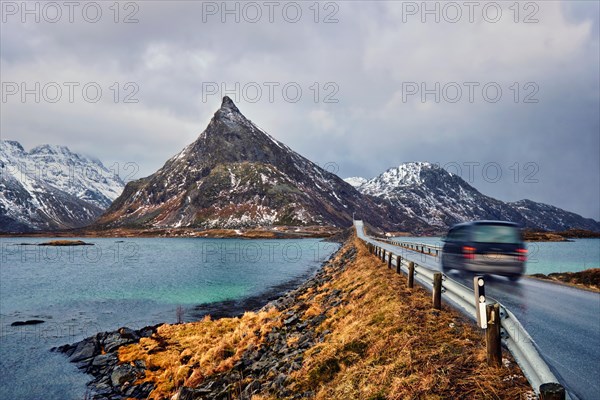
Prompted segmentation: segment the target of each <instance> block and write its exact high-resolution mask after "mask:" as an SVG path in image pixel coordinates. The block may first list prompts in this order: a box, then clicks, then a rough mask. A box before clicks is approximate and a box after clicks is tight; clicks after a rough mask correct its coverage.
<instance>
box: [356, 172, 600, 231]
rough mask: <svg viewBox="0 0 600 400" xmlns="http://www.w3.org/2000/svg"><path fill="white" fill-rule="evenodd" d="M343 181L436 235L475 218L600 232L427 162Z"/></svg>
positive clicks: (571, 216)
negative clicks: (501, 196) (496, 195)
mask: <svg viewBox="0 0 600 400" xmlns="http://www.w3.org/2000/svg"><path fill="white" fill-rule="evenodd" d="M346 181H347V182H348V183H350V184H352V185H353V186H355V187H356V188H357V189H358V190H359V191H360V192H361V193H363V194H366V195H370V196H375V197H378V198H380V199H383V200H386V201H388V202H390V203H391V204H392V206H393V207H394V208H396V209H397V210H400V211H401V212H403V213H405V214H406V215H408V216H410V217H412V218H416V219H419V220H421V221H423V222H425V223H426V224H428V225H430V226H432V227H437V228H439V229H441V230H443V229H446V228H448V227H449V226H451V225H454V224H456V223H459V222H464V221H471V220H478V219H491V220H506V221H513V222H517V223H520V224H521V225H523V226H524V227H527V228H532V229H542V230H553V231H562V230H567V229H571V228H580V229H588V230H593V231H599V230H600V223H599V222H598V221H594V220H593V219H589V218H584V217H582V216H580V215H577V214H575V213H572V212H568V211H565V210H562V209H560V208H557V207H554V206H550V205H547V204H543V203H536V202H534V201H531V200H520V201H517V202H513V203H507V202H503V201H500V200H496V199H493V198H491V197H489V196H486V195H484V194H481V193H480V192H479V191H478V190H477V189H475V188H474V187H472V186H471V185H469V184H468V183H467V182H465V181H464V180H463V179H462V178H460V177H459V176H457V175H454V174H452V173H450V172H448V171H446V170H444V169H443V168H440V167H439V166H436V165H432V164H429V163H423V162H420V163H405V164H402V165H400V166H399V167H396V168H390V169H388V170H387V171H385V172H384V173H382V174H381V175H379V176H377V177H375V178H373V179H371V180H366V179H364V178H359V177H353V178H348V179H346Z"/></svg>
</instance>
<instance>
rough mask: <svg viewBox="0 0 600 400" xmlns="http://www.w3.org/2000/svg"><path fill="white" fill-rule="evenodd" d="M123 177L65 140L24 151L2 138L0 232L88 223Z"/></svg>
mask: <svg viewBox="0 0 600 400" xmlns="http://www.w3.org/2000/svg"><path fill="white" fill-rule="evenodd" d="M123 187H124V183H123V182H122V181H121V179H120V178H119V177H118V176H116V175H115V174H113V173H112V172H111V171H109V170H108V169H107V168H106V167H104V165H102V163H101V162H100V161H98V160H94V159H91V158H89V157H86V156H83V155H81V154H77V153H73V152H71V151H70V150H69V149H68V148H67V147H64V146H52V145H47V144H45V145H42V146H37V147H35V148H33V149H31V151H29V152H27V151H25V149H24V148H23V146H21V144H20V143H19V142H16V141H11V140H3V141H0V232H28V231H35V230H54V229H69V228H77V227H82V226H85V225H88V224H90V223H92V222H93V221H94V220H96V218H98V217H99V216H100V215H101V214H102V212H103V211H104V210H105V209H106V208H107V207H108V206H109V205H110V204H111V203H112V201H113V200H114V199H115V198H117V196H119V195H120V194H121V192H122V191H123Z"/></svg>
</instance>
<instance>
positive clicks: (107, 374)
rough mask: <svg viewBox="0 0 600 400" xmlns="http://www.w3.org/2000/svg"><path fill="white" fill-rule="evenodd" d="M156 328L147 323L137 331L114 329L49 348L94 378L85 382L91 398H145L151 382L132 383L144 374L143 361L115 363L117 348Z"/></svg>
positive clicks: (148, 333)
mask: <svg viewBox="0 0 600 400" xmlns="http://www.w3.org/2000/svg"><path fill="white" fill-rule="evenodd" d="M157 327H158V325H156V326H148V327H145V328H142V329H139V330H133V329H129V328H120V329H118V330H116V331H114V332H102V333H98V334H96V335H95V336H90V337H88V338H86V339H84V340H82V341H81V342H78V343H75V344H72V345H70V344H67V345H64V346H60V347H54V348H52V351H57V352H60V353H64V354H65V355H67V357H69V361H71V362H73V363H76V364H77V367H78V368H79V369H80V370H82V371H85V372H87V373H88V374H90V375H92V376H93V377H94V379H93V380H92V381H91V382H90V383H89V384H88V386H89V387H90V389H91V390H92V392H93V393H94V395H93V399H110V400H121V399H125V398H128V397H132V398H137V399H145V398H146V397H148V394H149V393H150V392H151V391H152V389H153V388H154V387H153V385H152V384H149V383H145V384H142V385H135V384H134V382H135V381H136V380H137V379H138V378H143V377H144V375H145V372H144V371H145V365H144V364H143V362H139V363H134V364H135V365H131V364H119V358H118V350H119V347H121V346H124V345H128V344H131V343H136V342H138V341H139V340H140V339H141V338H143V337H150V336H152V334H154V332H156V328H157Z"/></svg>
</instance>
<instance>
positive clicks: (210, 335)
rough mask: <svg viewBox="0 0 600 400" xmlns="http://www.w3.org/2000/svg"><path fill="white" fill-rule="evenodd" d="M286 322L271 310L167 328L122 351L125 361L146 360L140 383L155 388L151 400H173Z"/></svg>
mask: <svg viewBox="0 0 600 400" xmlns="http://www.w3.org/2000/svg"><path fill="white" fill-rule="evenodd" d="M280 324H281V322H280V318H279V313H278V312H277V311H275V310H274V309H271V310H269V311H262V312H259V313H245V314H244V315H243V316H242V317H240V318H222V319H218V320H211V319H210V317H207V318H205V319H204V320H203V321H200V322H193V323H188V324H178V325H162V326H160V327H159V328H158V331H157V333H156V334H154V335H153V336H152V337H150V338H144V339H141V340H140V342H139V343H138V344H134V345H131V346H126V347H122V348H120V349H119V359H120V360H121V361H122V362H132V361H135V360H144V361H145V363H146V368H147V369H146V377H145V378H144V379H143V380H141V381H140V382H139V383H141V382H146V381H149V382H153V383H154V384H155V386H156V388H155V390H154V391H153V392H152V393H151V394H150V396H149V399H167V398H169V397H170V395H172V394H173V392H174V391H175V390H176V389H177V388H178V387H180V386H182V385H185V386H190V387H194V386H196V385H198V384H199V383H201V382H202V381H203V380H204V378H205V377H206V376H209V375H212V374H215V373H219V372H223V371H227V370H229V369H231V368H232V367H233V366H234V364H235V362H236V361H238V360H239V359H240V357H241V355H242V354H243V352H244V351H245V350H246V349H248V348H250V347H253V346H258V345H259V344H260V343H261V342H262V340H263V337H264V335H266V334H268V333H269V332H270V331H271V330H272V329H273V327H276V326H280Z"/></svg>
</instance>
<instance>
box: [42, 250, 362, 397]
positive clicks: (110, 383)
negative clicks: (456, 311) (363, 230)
mask: <svg viewBox="0 0 600 400" xmlns="http://www.w3.org/2000/svg"><path fill="white" fill-rule="evenodd" d="M335 255H336V254H334V255H333V256H332V259H333V257H335ZM355 258H356V249H355V248H354V247H351V248H350V249H346V250H345V251H344V253H343V254H341V256H340V257H337V259H336V260H332V259H330V260H329V261H328V262H326V263H325V264H324V265H327V268H322V269H320V270H319V271H318V272H317V273H316V274H315V275H314V276H313V277H312V278H310V279H308V280H307V281H305V282H304V283H303V284H301V285H300V286H299V287H298V288H296V289H294V290H291V291H289V292H288V293H286V294H285V295H283V296H281V297H279V298H278V299H276V300H274V301H271V302H269V303H268V304H266V305H265V306H263V307H262V308H261V310H268V309H273V308H275V309H277V310H278V311H279V312H281V313H282V315H283V317H282V318H283V324H282V326H281V327H279V328H276V329H273V330H272V331H271V332H270V333H269V334H268V335H267V336H266V338H265V339H266V340H265V342H264V343H263V345H262V346H260V348H249V349H247V350H246V351H245V353H244V354H243V355H242V357H241V358H240V359H239V360H238V361H237V362H236V364H235V365H234V368H233V369H231V370H230V371H227V372H226V373H222V374H217V375H214V376H210V377H208V378H207V379H205V380H204V381H203V382H202V384H201V385H199V386H197V387H195V388H187V387H182V388H180V389H179V391H178V393H177V394H176V395H175V396H176V397H175V399H178V400H191V399H216V400H218V399H223V400H225V399H230V398H232V393H233V392H235V393H236V397H238V398H240V399H250V398H251V396H252V395H253V394H255V393H259V392H265V390H266V391H268V392H269V393H273V394H274V395H276V396H277V397H279V395H281V396H284V397H288V396H290V392H289V391H288V390H287V389H286V387H285V382H286V379H287V377H288V375H289V374H290V373H291V372H293V371H296V370H298V369H299V368H300V366H301V365H302V358H303V357H302V355H303V353H304V351H305V350H307V349H309V348H311V347H312V346H314V345H315V344H316V343H318V342H320V341H322V340H323V337H324V336H326V335H327V334H328V333H329V332H328V331H327V330H325V331H323V332H321V333H317V332H316V328H317V327H318V326H319V325H320V324H321V323H322V322H323V321H324V320H325V319H326V316H325V314H326V312H327V311H328V307H325V309H323V312H322V313H321V314H318V315H315V316H313V317H311V318H309V319H307V318H306V317H305V316H303V314H304V311H306V309H307V308H308V307H309V304H308V303H307V301H306V300H302V299H300V297H301V296H302V295H303V294H306V293H307V291H309V290H314V289H316V288H317V287H319V286H321V285H323V284H324V283H325V282H326V281H328V280H330V279H332V278H333V277H335V275H336V274H337V273H339V272H340V271H342V270H343V268H344V266H345V265H347V264H348V262H350V261H352V260H354V259H355ZM338 297H339V291H333V292H332V293H329V294H328V295H327V296H326V297H325V299H324V301H325V303H324V304H328V305H329V307H335V306H338V305H339V304H340V303H341V301H340V300H339V298H338ZM232 311H233V312H239V311H240V310H238V309H237V308H235V309H233V310H232ZM217 314H219V313H217ZM220 314H221V315H219V316H223V317H224V316H226V313H223V312H221V313H220ZM158 326H160V325H156V326H151V327H145V328H142V329H140V330H132V329H129V328H126V327H123V328H120V329H118V330H116V331H113V332H102V333H98V334H96V335H95V336H91V337H88V338H86V339H84V340H82V341H80V342H78V343H75V344H67V345H64V346H61V347H57V348H53V349H52V351H57V352H61V353H64V354H65V355H66V356H68V357H69V361H71V362H73V363H76V364H77V367H78V368H79V369H80V370H82V371H84V372H86V373H88V374H90V375H92V377H93V380H92V381H91V382H89V384H88V386H89V388H90V391H91V394H90V395H89V396H88V398H89V399H93V400H123V399H131V398H134V399H146V398H147V397H148V395H149V394H150V392H151V391H152V390H153V389H154V385H153V384H152V383H150V382H142V383H138V382H140V381H142V380H143V378H144V377H145V375H146V369H147V367H146V365H145V363H144V361H142V360H136V361H135V362H133V363H122V362H120V361H119V357H118V351H119V348H120V347H122V346H126V345H130V344H133V343H137V342H139V341H140V339H142V338H153V339H155V340H160V335H157V328H158ZM292 336H293V337H294V344H293V345H290V343H289V339H290V337H292ZM242 381H244V382H248V381H250V383H248V384H245V385H244V386H243V387H240V386H239V385H240V382H242ZM307 396H308V397H310V396H311V393H304V394H302V393H301V394H296V395H295V396H294V397H293V398H303V397H307Z"/></svg>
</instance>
